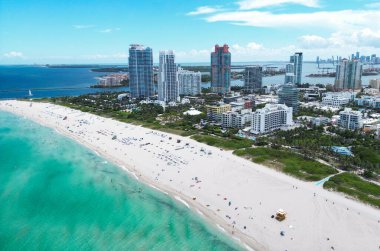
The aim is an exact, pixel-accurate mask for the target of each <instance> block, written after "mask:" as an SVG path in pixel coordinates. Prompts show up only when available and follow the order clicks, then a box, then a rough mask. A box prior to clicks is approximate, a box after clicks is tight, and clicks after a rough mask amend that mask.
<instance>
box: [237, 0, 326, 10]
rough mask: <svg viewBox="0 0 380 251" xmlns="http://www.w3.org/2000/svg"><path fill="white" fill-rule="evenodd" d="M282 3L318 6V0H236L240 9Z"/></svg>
mask: <svg viewBox="0 0 380 251" xmlns="http://www.w3.org/2000/svg"><path fill="white" fill-rule="evenodd" d="M283 4H299V5H304V6H307V7H313V8H316V7H319V3H318V0H243V1H240V2H238V5H239V7H240V9H241V10H251V9H259V8H263V7H268V6H276V5H283Z"/></svg>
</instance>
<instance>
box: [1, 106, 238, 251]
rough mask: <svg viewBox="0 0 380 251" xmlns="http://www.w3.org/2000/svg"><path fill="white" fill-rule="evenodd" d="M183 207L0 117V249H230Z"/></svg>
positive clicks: (53, 137)
mask: <svg viewBox="0 0 380 251" xmlns="http://www.w3.org/2000/svg"><path fill="white" fill-rule="evenodd" d="M236 249H240V248H239V247H238V246H237V245H236V244H235V243H234V242H232V241H231V240H230V238H228V237H227V236H225V235H224V234H222V233H221V232H220V231H217V230H216V228H214V227H210V226H209V225H208V224H206V223H205V221H204V220H203V219H201V218H199V217H198V215H196V214H195V213H193V212H192V211H191V210H189V209H187V208H186V207H185V206H183V205H182V204H180V203H179V202H176V201H175V200H173V199H171V198H170V197H168V196H166V195H164V194H161V193H159V192H157V191H155V190H153V189H151V188H149V187H148V186H146V185H144V184H141V183H138V182H137V181H135V180H134V179H133V178H130V177H128V176H127V175H126V174H125V172H123V171H122V170H121V169H120V168H118V167H117V166H115V165H113V164H110V163H108V162H107V161H105V160H104V159H102V158H101V157H99V156H97V155H96V154H95V153H94V152H92V151H90V150H89V149H87V148H85V147H83V146H81V145H80V144H77V143H76V142H74V141H73V140H71V139H68V138H66V137H64V136H62V135H59V134H58V133H56V132H55V131H54V130H52V129H49V128H45V127H42V126H40V125H38V124H36V123H34V122H31V121H29V120H26V119H24V118H21V117H18V116H15V115H12V114H9V113H5V112H0V250H236Z"/></svg>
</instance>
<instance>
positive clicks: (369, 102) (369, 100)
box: [355, 96, 380, 109]
mask: <svg viewBox="0 0 380 251" xmlns="http://www.w3.org/2000/svg"><path fill="white" fill-rule="evenodd" d="M355 104H356V105H358V106H363V107H371V108H377V109H380V97H372V96H362V97H361V98H356V99H355Z"/></svg>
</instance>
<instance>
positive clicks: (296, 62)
mask: <svg viewBox="0 0 380 251" xmlns="http://www.w3.org/2000/svg"><path fill="white" fill-rule="evenodd" d="M302 62H303V54H302V52H296V53H295V54H294V55H293V56H290V63H293V67H294V68H293V70H294V84H302Z"/></svg>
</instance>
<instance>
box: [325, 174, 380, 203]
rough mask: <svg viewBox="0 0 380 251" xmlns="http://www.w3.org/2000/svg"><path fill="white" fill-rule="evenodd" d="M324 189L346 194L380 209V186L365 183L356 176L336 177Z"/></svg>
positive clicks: (344, 175) (340, 175) (341, 175)
mask: <svg viewBox="0 0 380 251" xmlns="http://www.w3.org/2000/svg"><path fill="white" fill-rule="evenodd" d="M323 187H324V188H326V189H332V190H335V191H338V192H342V193H345V194H347V195H350V196H352V197H354V198H357V199H359V200H361V201H363V202H365V203H368V204H371V205H373V206H376V207H378V208H380V186H378V185H376V184H373V183H371V182H368V181H365V180H363V179H361V178H360V177H359V176H357V175H355V174H352V173H342V174H339V175H336V176H334V177H332V178H331V179H330V180H329V181H327V182H326V183H325V184H324V185H323Z"/></svg>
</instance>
